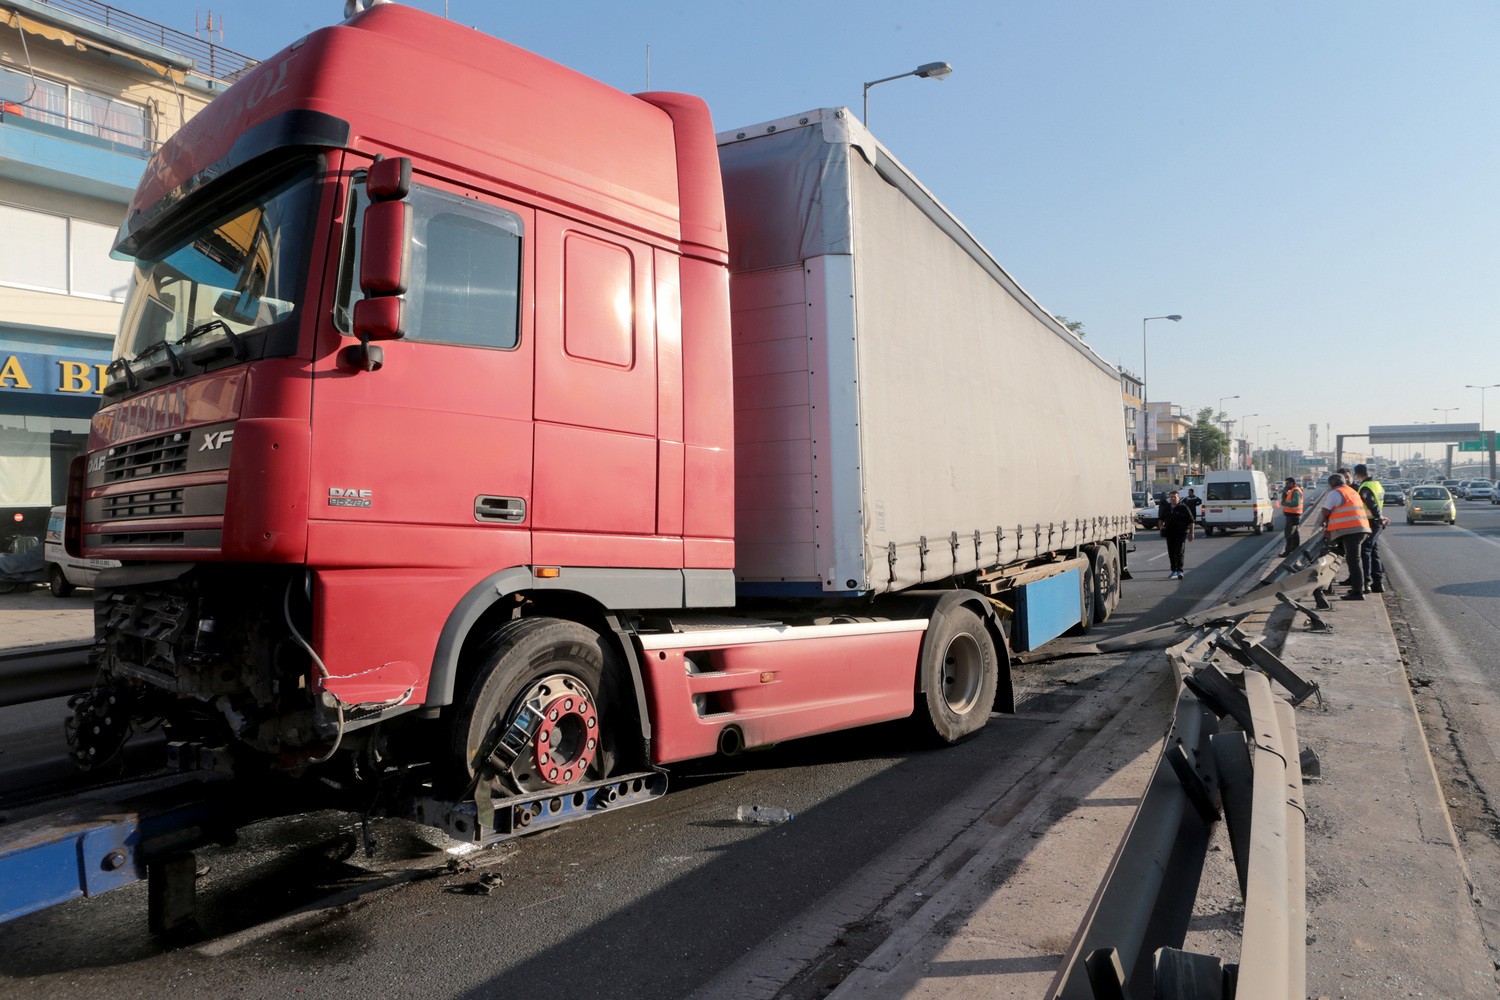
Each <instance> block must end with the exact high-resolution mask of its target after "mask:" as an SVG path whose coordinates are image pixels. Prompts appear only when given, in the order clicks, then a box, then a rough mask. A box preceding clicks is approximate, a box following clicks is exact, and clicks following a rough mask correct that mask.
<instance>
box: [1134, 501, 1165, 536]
mask: <svg viewBox="0 0 1500 1000" xmlns="http://www.w3.org/2000/svg"><path fill="white" fill-rule="evenodd" d="M1135 523H1136V524H1138V525H1140V526H1141V527H1142V528H1144V529H1146V530H1147V531H1155V530H1156V528H1157V525H1159V524H1160V523H1161V508H1160V507H1158V506H1157V505H1156V504H1154V503H1148V504H1145V505H1143V506H1141V507H1138V508H1137V509H1136V512H1135Z"/></svg>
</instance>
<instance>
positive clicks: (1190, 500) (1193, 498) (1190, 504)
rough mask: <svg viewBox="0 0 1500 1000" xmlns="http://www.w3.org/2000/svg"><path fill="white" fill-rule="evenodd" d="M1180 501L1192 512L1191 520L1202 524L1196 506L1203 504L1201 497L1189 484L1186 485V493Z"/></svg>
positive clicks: (1201, 518)
mask: <svg viewBox="0 0 1500 1000" xmlns="http://www.w3.org/2000/svg"><path fill="white" fill-rule="evenodd" d="M1182 502H1183V504H1184V505H1186V506H1187V509H1188V510H1190V511H1192V512H1193V521H1194V522H1195V523H1197V524H1202V523H1203V516H1202V515H1201V514H1199V513H1198V508H1199V507H1202V506H1203V499H1202V498H1201V497H1199V496H1198V494H1196V493H1194V492H1193V488H1192V487H1191V486H1189V487H1188V495H1187V496H1185V497H1183V498H1182Z"/></svg>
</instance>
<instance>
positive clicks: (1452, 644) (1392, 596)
mask: <svg viewBox="0 0 1500 1000" xmlns="http://www.w3.org/2000/svg"><path fill="white" fill-rule="evenodd" d="M1399 511H1400V508H1394V509H1392V508H1387V514H1388V515H1389V516H1390V517H1391V520H1392V522H1393V524H1392V525H1391V527H1390V528H1389V529H1387V533H1386V534H1385V536H1384V540H1383V542H1382V547H1383V549H1384V551H1385V552H1386V553H1387V556H1386V560H1385V561H1386V565H1387V567H1388V570H1387V572H1388V582H1390V583H1394V585H1395V586H1394V592H1392V593H1388V594H1387V595H1386V607H1387V610H1388V611H1390V613H1391V618H1392V623H1393V626H1394V628H1395V632H1396V637H1397V640H1398V642H1399V643H1400V646H1401V651H1402V654H1403V655H1404V656H1405V657H1406V660H1407V673H1408V674H1409V676H1410V677H1411V679H1412V684H1413V695H1414V696H1415V698H1416V701H1417V706H1418V708H1419V710H1420V711H1421V713H1422V720H1423V725H1424V727H1425V728H1426V730H1427V740H1428V743H1429V744H1430V745H1431V747H1432V752H1433V759H1434V763H1435V766H1436V767H1437V769H1438V774H1439V780H1440V783H1441V784H1442V786H1443V790H1444V792H1445V794H1446V795H1447V799H1448V806H1449V812H1450V815H1451V817H1452V821H1453V824H1454V826H1455V828H1456V829H1457V832H1458V835H1459V839H1460V842H1461V843H1462V845H1463V850H1464V856H1465V860H1466V862H1467V864H1468V867H1469V871H1470V873H1471V879H1472V882H1473V884H1474V886H1475V893H1476V896H1477V898H1478V900H1479V904H1480V906H1479V912H1480V915H1481V920H1482V921H1483V922H1484V924H1485V932H1486V935H1487V937H1488V939H1489V941H1490V943H1491V947H1500V506H1496V505H1492V504H1488V503H1478V502H1475V503H1469V502H1467V501H1463V500H1460V501H1458V523H1457V524H1456V525H1453V526H1449V525H1446V524H1416V525H1407V524H1406V523H1405V521H1404V519H1403V518H1402V516H1401V514H1400V513H1399Z"/></svg>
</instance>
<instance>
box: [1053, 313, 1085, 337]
mask: <svg viewBox="0 0 1500 1000" xmlns="http://www.w3.org/2000/svg"><path fill="white" fill-rule="evenodd" d="M1052 318H1053V319H1055V320H1057V321H1058V322H1059V323H1061V324H1062V325H1063V326H1065V327H1067V328H1068V332H1069V333H1071V334H1072V335H1073V336H1075V337H1077V338H1078V339H1079V340H1082V339H1083V337H1084V333H1083V320H1081V319H1068V317H1066V316H1064V315H1063V314H1062V313H1056V314H1054V315H1053V317H1052Z"/></svg>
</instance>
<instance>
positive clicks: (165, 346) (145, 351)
mask: <svg viewBox="0 0 1500 1000" xmlns="http://www.w3.org/2000/svg"><path fill="white" fill-rule="evenodd" d="M157 351H166V352H167V364H168V365H169V366H170V367H171V369H172V374H173V375H174V376H177V377H181V375H182V371H183V368H182V358H180V357H178V355H177V352H176V351H174V350H172V345H171V344H169V343H167V341H166V338H165V337H163V338H162V339H161V340H158V341H157V342H156V343H154V344H150V345H148V346H146V347H143V348H141V349H140V350H139V351H137V352H136V355H135V357H134V358H132V359H131V360H133V361H144V360H145V359H146V358H149V357H150V356H151V355H153V354H155V353H156V352H157Z"/></svg>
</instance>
